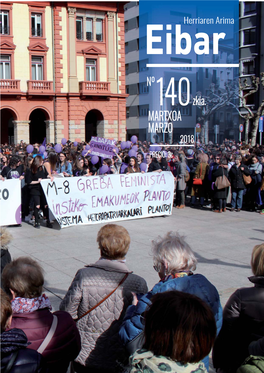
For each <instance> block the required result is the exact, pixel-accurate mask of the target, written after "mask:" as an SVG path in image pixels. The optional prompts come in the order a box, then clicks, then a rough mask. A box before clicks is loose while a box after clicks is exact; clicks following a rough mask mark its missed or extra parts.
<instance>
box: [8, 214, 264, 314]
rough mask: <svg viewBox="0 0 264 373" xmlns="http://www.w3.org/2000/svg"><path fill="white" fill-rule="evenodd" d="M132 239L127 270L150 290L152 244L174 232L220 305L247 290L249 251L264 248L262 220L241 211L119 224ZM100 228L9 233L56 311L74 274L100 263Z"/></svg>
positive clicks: (12, 229)
mask: <svg viewBox="0 0 264 373" xmlns="http://www.w3.org/2000/svg"><path fill="white" fill-rule="evenodd" d="M118 224H121V225H123V226H124V227H125V228H126V229H127V230H128V232H129V234H130V236H131V246H130V250H129V252H128V255H127V265H128V267H129V268H130V269H131V270H132V271H134V272H135V273H136V274H138V275H140V276H142V277H144V278H145V279H146V280H147V283H148V287H149V289H151V288H152V286H153V285H154V284H155V283H156V282H158V274H157V273H156V272H155V271H154V269H153V262H152V256H151V240H152V239H153V238H155V237H157V236H158V235H164V233H166V232H167V231H178V232H179V233H180V234H183V235H184V236H185V237H186V240H187V242H188V243H189V244H190V246H191V248H192V249H193V250H194V252H195V254H196V256H197V258H198V265H197V269H196V273H201V274H203V275H205V276H206V277H207V278H208V279H209V280H210V281H211V282H212V283H213V284H214V285H215V286H216V288H217V289H218V291H219V293H220V295H221V302H222V305H223V306H224V304H225V303H226V301H227V299H228V297H229V296H230V294H231V293H233V291H234V290H235V289H237V288H238V287H242V286H250V282H249V281H248V279H247V277H248V276H250V275H251V269H250V256H251V251H252V248H253V247H254V246H255V245H257V244H260V243H262V242H264V216H263V215H260V214H257V213H253V212H246V211H241V212H240V213H237V212H230V211H227V212H226V213H222V214H216V213H213V212H211V211H209V210H206V209H205V210H199V209H191V208H189V207H186V208H185V209H183V210H177V209H175V208H174V209H173V214H172V215H171V216H167V217H157V218H149V219H137V220H128V221H124V222H118ZM101 226H102V225H101V224H96V225H86V226H76V227H70V228H65V229H59V226H58V224H57V223H55V224H54V228H53V229H49V228H46V227H45V226H44V222H43V226H41V228H40V229H35V228H33V226H31V225H29V224H27V223H22V226H21V227H16V226H13V227H9V230H10V232H11V233H12V235H13V240H12V242H11V244H10V246H9V248H10V253H11V255H12V257H13V258H14V257H18V256H22V255H29V256H31V257H32V258H34V259H36V260H38V261H39V262H40V263H41V265H42V267H43V268H44V270H45V292H46V293H47V294H48V295H49V297H50V299H51V302H52V305H53V309H54V310H57V309H58V307H59V304H60V301H61V298H62V297H63V296H64V294H65V292H66V291H67V289H68V287H69V285H70V284H71V281H72V278H73V277H74V275H75V273H76V271H77V270H78V269H79V268H81V267H83V266H84V265H85V264H89V263H93V262H95V261H96V260H97V259H98V257H99V250H98V248H97V247H98V246H97V242H96V236H97V232H98V230H99V229H100V227H101Z"/></svg>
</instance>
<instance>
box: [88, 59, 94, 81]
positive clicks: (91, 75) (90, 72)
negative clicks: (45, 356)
mask: <svg viewBox="0 0 264 373" xmlns="http://www.w3.org/2000/svg"><path fill="white" fill-rule="evenodd" d="M86 80H87V81H88V82H95V81H96V60H90V59H88V58H87V59H86Z"/></svg>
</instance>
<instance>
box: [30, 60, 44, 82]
mask: <svg viewBox="0 0 264 373" xmlns="http://www.w3.org/2000/svg"><path fill="white" fill-rule="evenodd" d="M31 68H32V80H43V57H39V56H32V57H31Z"/></svg>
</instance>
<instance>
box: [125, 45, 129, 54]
mask: <svg viewBox="0 0 264 373" xmlns="http://www.w3.org/2000/svg"><path fill="white" fill-rule="evenodd" d="M125 53H126V54H127V53H128V42H126V43H125Z"/></svg>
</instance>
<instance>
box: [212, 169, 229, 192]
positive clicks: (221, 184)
mask: <svg viewBox="0 0 264 373" xmlns="http://www.w3.org/2000/svg"><path fill="white" fill-rule="evenodd" d="M222 171H223V175H222V176H218V177H217V178H216V181H215V186H216V188H217V189H224V188H228V187H230V185H231V184H230V182H229V180H228V178H227V177H226V175H225V174H224V169H222Z"/></svg>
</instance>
